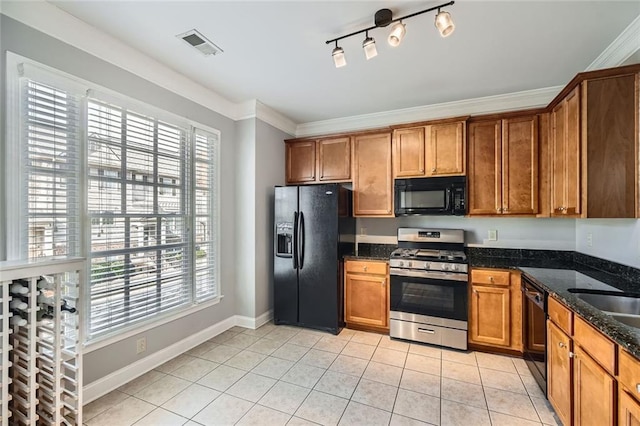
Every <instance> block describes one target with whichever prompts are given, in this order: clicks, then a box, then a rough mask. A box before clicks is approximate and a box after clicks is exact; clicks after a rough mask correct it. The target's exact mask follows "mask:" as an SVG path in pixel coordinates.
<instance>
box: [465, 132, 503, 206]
mask: <svg viewBox="0 0 640 426" xmlns="http://www.w3.org/2000/svg"><path fill="white" fill-rule="evenodd" d="M500 129H501V123H500V120H495V121H482V122H475V123H471V124H469V179H467V182H468V185H469V201H468V206H469V215H488V214H500V209H501V208H502V195H501V182H502V159H501V155H502V152H501V140H500V139H501V135H500Z"/></svg>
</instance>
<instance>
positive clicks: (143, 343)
mask: <svg viewBox="0 0 640 426" xmlns="http://www.w3.org/2000/svg"><path fill="white" fill-rule="evenodd" d="M146 350H147V338H146V337H142V338H140V339H138V340H136V353H138V354H139V353H142V352H144V351H146Z"/></svg>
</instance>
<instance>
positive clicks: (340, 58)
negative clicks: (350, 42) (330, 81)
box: [331, 40, 347, 68]
mask: <svg viewBox="0 0 640 426" xmlns="http://www.w3.org/2000/svg"><path fill="white" fill-rule="evenodd" d="M331 56H333V63H334V64H336V68H340V67H344V66H345V65H347V58H345V57H344V50H343V49H342V47H340V46H338V40H336V47H335V49H333V52H332V53H331Z"/></svg>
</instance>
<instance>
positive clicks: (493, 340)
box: [469, 283, 511, 347]
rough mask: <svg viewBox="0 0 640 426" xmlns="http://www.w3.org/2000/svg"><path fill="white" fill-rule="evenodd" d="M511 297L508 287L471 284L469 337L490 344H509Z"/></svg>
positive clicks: (476, 341) (474, 340) (477, 341)
mask: <svg viewBox="0 0 640 426" xmlns="http://www.w3.org/2000/svg"><path fill="white" fill-rule="evenodd" d="M510 301H511V297H510V289H509V287H489V286H483V285H475V284H473V283H472V284H471V315H470V318H469V322H470V324H469V329H470V332H469V339H470V340H471V341H473V342H475V343H481V344H489V345H492V346H506V347H508V346H509V345H510V340H511V339H510V338H511V324H510V322H511V315H510V307H511V303H510Z"/></svg>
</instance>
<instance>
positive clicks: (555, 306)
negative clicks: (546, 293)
mask: <svg viewBox="0 0 640 426" xmlns="http://www.w3.org/2000/svg"><path fill="white" fill-rule="evenodd" d="M547 303H548V306H547V311H548V315H549V319H551V321H553V322H554V323H555V324H556V325H557V326H558V327H560V328H561V329H562V331H564V332H565V333H567V334H568V335H569V336H572V335H573V312H571V311H570V310H569V309H568V308H566V307H565V306H564V305H563V304H561V303H560V302H558V301H557V300H556V299H554V298H553V297H550V298H549V299H548V302H547Z"/></svg>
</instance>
